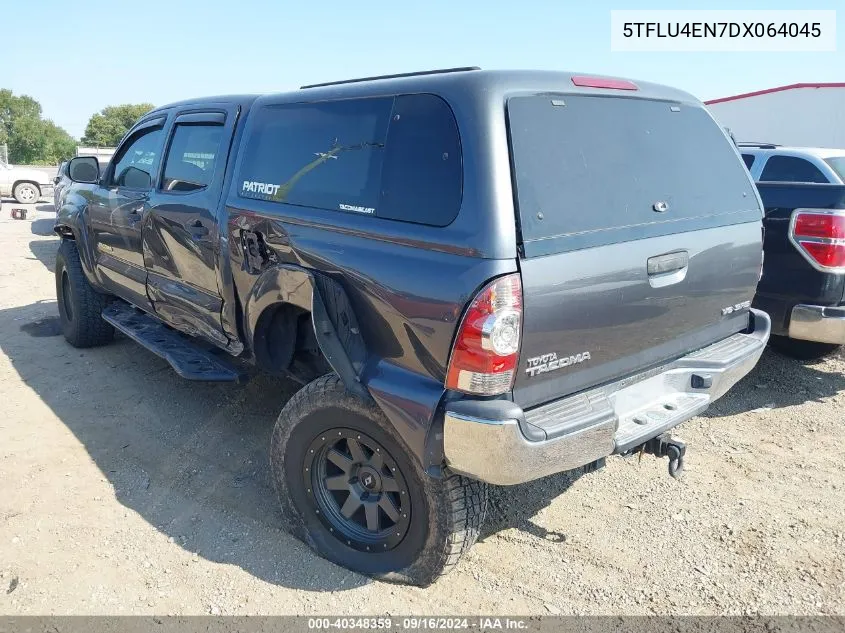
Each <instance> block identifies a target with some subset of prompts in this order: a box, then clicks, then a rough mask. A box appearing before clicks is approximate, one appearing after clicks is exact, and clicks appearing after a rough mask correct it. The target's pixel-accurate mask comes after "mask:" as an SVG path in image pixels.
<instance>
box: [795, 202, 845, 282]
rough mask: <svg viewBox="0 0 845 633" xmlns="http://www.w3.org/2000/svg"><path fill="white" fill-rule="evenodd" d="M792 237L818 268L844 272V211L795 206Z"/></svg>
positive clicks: (800, 249)
mask: <svg viewBox="0 0 845 633" xmlns="http://www.w3.org/2000/svg"><path fill="white" fill-rule="evenodd" d="M789 239H790V240H791V241H792V243H793V244H794V245H795V247H796V248H797V249H798V251H799V252H800V253H801V254H802V255H803V256H804V258H805V259H806V260H807V261H809V262H810V263H811V264H812V265H813V266H814V267H815V268H817V269H819V270H822V271H825V272H845V211H840V210H835V211H834V210H827V209H796V210H795V211H794V212H793V213H792V220H791V222H790V224H789Z"/></svg>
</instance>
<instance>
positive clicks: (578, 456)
mask: <svg viewBox="0 0 845 633" xmlns="http://www.w3.org/2000/svg"><path fill="white" fill-rule="evenodd" d="M752 312H753V320H752V322H753V324H754V330H753V331H752V332H750V333H739V334H734V335H733V336H731V337H729V338H726V339H724V340H722V341H719V342H717V343H714V344H712V345H709V346H708V347H705V348H703V349H700V350H698V351H696V352H693V353H691V354H688V355H687V356H684V357H682V358H679V359H678V360H676V361H674V362H672V363H670V364H668V365H666V366H664V367H661V368H660V369H659V370H658V371H656V372H654V371H652V372H647V373H645V374H642V375H641V376H637V377H633V378H632V377H629V378H626V379H623V380H620V381H618V382H615V383H611V384H609V385H605V386H604V387H600V388H597V389H593V390H591V391H589V392H586V393H580V394H576V395H574V396H569V397H567V398H564V399H562V400H558V401H555V402H552V403H550V404H547V405H544V406H543V407H540V408H539V409H534V410H532V411H530V412H528V413H527V414H526V415H527V416H538V415H539V416H548V415H550V414H551V415H555V414H556V413H558V412H559V415H560V416H566V417H567V418H571V419H567V420H566V423H565V427H566V428H567V429H571V431H570V432H564V433H563V434H562V435H560V436H558V437H555V438H554V439H550V440H546V441H539V442H533V441H529V440H528V439H526V437H525V435H523V433H522V430H521V429H520V426H519V421H518V420H517V419H515V418H514V419H505V420H489V419H481V418H480V417H475V416H469V415H466V414H465V413H457V412H454V411H449V410H448V407H447V412H446V415H445V420H444V429H443V446H444V453H445V455H446V462H447V464H448V466H449V468H450V469H451V470H452V471H454V472H456V473H461V474H464V475H467V476H469V477H473V478H475V479H480V480H482V481H486V482H488V483H492V484H498V485H511V484H518V483H522V482H525V481H531V480H532V479H537V478H539V477H544V476H546V475H551V474H553V473H557V472H562V471H565V470H571V469H573V468H578V467H580V466H584V465H586V464H589V463H591V462H593V461H595V460H597V459H599V458H601V457H606V456H607V455H610V454H613V453H624V452H626V451H629V450H631V449H632V448H635V447H637V446H639V445H640V444H642V443H643V442H645V441H647V440H649V439H651V438H652V437H655V436H657V435H659V434H661V433H664V432H665V431H667V430H669V429H671V428H673V427H675V426H677V425H678V424H680V423H681V422H684V421H685V420H688V419H690V418H692V417H694V416H696V415H698V414H699V413H701V412H702V411H704V410H705V409H706V408H707V407H708V405H709V404H710V403H711V402H713V401H714V400H716V399H717V398H719V397H721V396H722V395H724V393H725V392H727V391H728V390H729V389H730V388H731V387H732V386H733V385H734V384H735V383H736V382H737V381H738V380H739V379H740V378H742V377H743V376H745V375H746V374H747V373H748V372H749V371H751V369H752V368H753V367H754V365H755V364H756V363H757V361H758V359H759V358H760V355H761V354H762V353H763V349H764V348H765V347H766V343H767V341H768V339H769V332H770V330H771V322H770V320H769V317H768V315H767V314H765V313H764V312H760V311H759V310H752Z"/></svg>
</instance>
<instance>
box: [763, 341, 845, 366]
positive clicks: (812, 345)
mask: <svg viewBox="0 0 845 633" xmlns="http://www.w3.org/2000/svg"><path fill="white" fill-rule="evenodd" d="M769 343H770V344H771V346H772V347H773V348H774V349H776V350H777V351H778V352H780V353H781V354H783V355H784V356H789V357H790V358H795V359H798V360H818V359H820V358H824V357H825V356H830V355H831V354H833V353H834V352H836V351H837V350H839V349H840V348H841V347H842V346H841V345H837V344H836V343H816V342H815V341H803V340H801V339H797V338H789V337H788V336H772V337H771V338H770V339H769Z"/></svg>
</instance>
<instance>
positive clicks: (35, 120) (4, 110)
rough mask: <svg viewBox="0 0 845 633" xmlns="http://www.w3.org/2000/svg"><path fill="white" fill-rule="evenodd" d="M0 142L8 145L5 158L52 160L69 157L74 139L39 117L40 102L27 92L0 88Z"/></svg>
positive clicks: (13, 160) (27, 161) (29, 161)
mask: <svg viewBox="0 0 845 633" xmlns="http://www.w3.org/2000/svg"><path fill="white" fill-rule="evenodd" d="M0 144H6V145H8V147H9V162H11V163H18V164H39V163H40V164H42V165H50V164H55V163H57V162H59V161H61V160H64V159H66V158H70V157H71V156H73V155H74V153H75V151H76V141H75V140H74V139H73V137H71V135H70V134H68V133H67V132H66V131H65V130H63V129H62V128H60V127H59V126H57V125H56V124H55V123H53V122H52V121H49V120H45V119H42V118H41V104H40V103H38V102H37V101H36V100H35V99H33V98H32V97H30V96H27V95H20V96H15V95H14V94H12V91H11V90H5V89H3V90H0Z"/></svg>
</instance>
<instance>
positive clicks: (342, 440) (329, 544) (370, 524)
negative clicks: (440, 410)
mask: <svg viewBox="0 0 845 633" xmlns="http://www.w3.org/2000/svg"><path fill="white" fill-rule="evenodd" d="M270 461H271V467H272V473H273V482H274V484H275V487H276V492H277V494H278V496H279V501H280V502H281V504H282V509H283V511H284V515H285V521H286V524H287V528H288V530H289V531H290V532H291V533H293V534H294V536H296V537H297V538H299V539H301V540H302V541H304V542H305V543H306V544H307V545H308V546H309V547H311V548H312V549H313V550H314V551H315V552H317V554H319V555H320V556H323V557H324V558H327V559H328V560H330V561H332V562H334V563H337V564H338V565H342V566H344V567H347V568H349V569H351V570H353V571H357V572H360V573H362V574H366V575H368V576H372V577H374V578H379V579H381V580H387V581H392V582H401V583H408V584H413V585H420V586H427V585H430V584H431V583H432V582H434V581H435V580H437V579H438V578H439V577H440V576H442V575H444V574H446V573H448V572H449V571H450V570H451V569H452V568H453V567H454V566H455V565H456V564H457V562H458V560H459V559H460V558H461V556H462V555H463V554H464V553H465V552H466V551H467V550H468V549H469V548H470V547H471V546H472V544H473V543H474V542H475V540H476V539H477V538H478V534H479V530H480V528H481V523H482V521H483V519H484V513H485V511H486V507H487V488H486V485H485V484H483V483H481V482H477V481H473V480H470V479H467V478H465V477H461V476H458V475H453V476H450V477H445V478H443V479H435V478H433V477H430V476H429V475H427V474H426V473H425V471H424V470H423V469H422V467H421V466H420V464H419V463H418V462H417V460H416V459H415V458H414V457H413V456H412V455H411V453H410V451H409V450H408V448H407V447H406V446H405V443H404V442H403V441H402V439H401V437H400V436H399V435H398V433H397V432H396V431H395V430H394V429H393V427H392V425H391V424H390V422H388V421H387V419H386V418H385V417H384V415H383V414H382V412H381V410H380V409H379V408H378V406H377V405H376V404H375V403H372V402H364V401H363V400H361V399H360V398H358V397H357V396H355V395H353V394H351V393H350V392H349V391H347V390H346V388H345V387H344V385H343V383H342V381H341V380H340V378H339V377H338V376H336V375H335V374H329V375H326V376H323V377H321V378H318V379H317V380H314V381H313V382H311V383H309V384H308V385H306V386H305V387H303V388H302V389H301V390H300V391H299V392H298V393H296V395H294V397H293V398H291V400H290V401H289V402H288V403H287V405H286V406H285V408H284V409H283V410H282V412H281V414H280V415H279V419H278V421H277V422H276V426H275V428H274V429H273V436H272V441H271V451H270Z"/></svg>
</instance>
